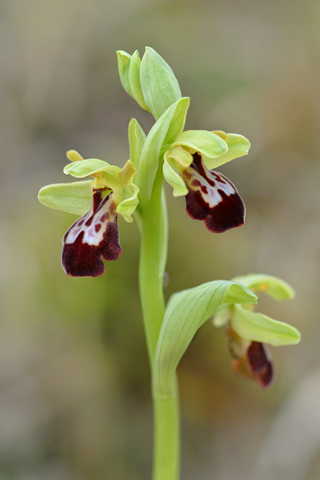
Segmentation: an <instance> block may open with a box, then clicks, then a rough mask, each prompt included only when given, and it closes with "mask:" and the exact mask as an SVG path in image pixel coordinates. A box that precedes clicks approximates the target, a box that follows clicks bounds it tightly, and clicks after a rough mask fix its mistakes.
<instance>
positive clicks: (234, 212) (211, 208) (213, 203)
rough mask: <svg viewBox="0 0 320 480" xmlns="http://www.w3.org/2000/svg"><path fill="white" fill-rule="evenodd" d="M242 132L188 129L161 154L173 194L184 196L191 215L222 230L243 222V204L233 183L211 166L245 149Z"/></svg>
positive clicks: (245, 140) (213, 228) (209, 227)
mask: <svg viewBox="0 0 320 480" xmlns="http://www.w3.org/2000/svg"><path fill="white" fill-rule="evenodd" d="M249 148H250V142H249V141H248V140H247V139H246V138H245V137H243V136H242V135H235V134H226V133H225V132H222V131H215V132H209V131H205V130H204V131H203V130H188V131H184V132H182V133H181V134H180V135H178V136H177V138H176V140H175V142H174V143H173V144H172V145H171V148H170V150H167V151H166V152H165V154H164V166H163V173H164V177H165V179H166V180H167V182H168V183H169V184H170V185H171V186H172V187H173V189H174V190H173V195H174V196H182V195H184V196H185V197H186V210H187V213H188V214H189V215H190V217H191V218H194V219H196V220H203V221H204V223H205V225H206V227H207V228H208V230H210V231H211V232H216V233H221V232H225V231H226V230H229V229H231V228H234V227H238V226H240V225H242V224H243V223H244V219H245V205H244V203H243V201H242V198H241V197H240V195H239V193H238V191H237V189H236V187H235V185H234V184H233V183H232V182H231V181H230V180H229V179H228V178H227V177H225V176H224V175H222V174H221V173H218V172H215V171H214V170H213V169H215V168H217V167H219V166H221V165H223V164H224V163H227V162H230V161H231V160H233V159H234V158H237V157H241V156H243V155H246V154H247V153H248V150H249Z"/></svg>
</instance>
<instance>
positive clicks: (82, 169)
mask: <svg viewBox="0 0 320 480" xmlns="http://www.w3.org/2000/svg"><path fill="white" fill-rule="evenodd" d="M119 171H120V167H116V166H113V165H109V163H107V162H105V161H104V160H100V159H98V158H88V159H85V160H80V161H79V162H72V163H69V164H68V165H67V166H66V167H64V169H63V172H64V173H65V174H66V175H72V176H73V177H76V178H83V177H90V176H91V175H93V174H95V173H99V172H107V173H109V174H111V175H113V176H115V178H117V175H118V172H119Z"/></svg>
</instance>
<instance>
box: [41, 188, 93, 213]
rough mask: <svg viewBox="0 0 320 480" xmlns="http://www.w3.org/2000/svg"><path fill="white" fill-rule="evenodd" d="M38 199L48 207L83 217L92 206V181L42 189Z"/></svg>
mask: <svg viewBox="0 0 320 480" xmlns="http://www.w3.org/2000/svg"><path fill="white" fill-rule="evenodd" d="M38 199H39V201H40V202H41V203H42V204H43V205H46V206H47V207H50V208H54V209H55V210H61V211H62V212H67V213H72V214H74V215H79V216H80V217H81V216H82V215H84V214H85V213H86V212H87V211H88V210H89V208H90V206H91V202H92V192H91V181H90V180H86V181H83V182H74V183H56V184H54V185H47V186H46V187H43V188H41V190H40V192H39V194H38Z"/></svg>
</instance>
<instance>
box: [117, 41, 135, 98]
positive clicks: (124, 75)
mask: <svg viewBox="0 0 320 480" xmlns="http://www.w3.org/2000/svg"><path fill="white" fill-rule="evenodd" d="M117 58H118V70H119V77H120V81H121V83H122V86H123V88H124V89H125V91H126V92H127V93H128V94H129V95H130V96H131V97H132V92H131V88H130V82H129V67H130V63H131V58H132V57H131V55H129V53H127V52H124V51H123V50H118V51H117Z"/></svg>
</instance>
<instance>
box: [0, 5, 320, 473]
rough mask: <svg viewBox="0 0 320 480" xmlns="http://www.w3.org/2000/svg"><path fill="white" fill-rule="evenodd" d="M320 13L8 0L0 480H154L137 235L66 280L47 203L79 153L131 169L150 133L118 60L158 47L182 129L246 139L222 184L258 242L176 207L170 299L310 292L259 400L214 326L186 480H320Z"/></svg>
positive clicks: (196, 386)
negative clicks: (229, 186)
mask: <svg viewBox="0 0 320 480" xmlns="http://www.w3.org/2000/svg"><path fill="white" fill-rule="evenodd" d="M319 21H320V3H319V2H314V1H311V0H306V1H304V2H301V1H299V0H282V1H281V2H279V1H277V0H270V1H268V2H263V1H252V0H240V1H236V0H215V1H209V0H198V1H197V2H191V1H189V0H187V1H182V0H167V1H160V0H159V1H156V0H133V1H131V2H130V1H128V0H116V1H115V0H91V1H85V0H56V1H55V2H52V1H49V0H41V1H40V0H28V1H27V2H24V1H23V0H0V39H1V41H0V52H1V53H0V55H1V63H0V100H1V110H0V151H1V155H0V162H1V177H0V178H1V193H0V195H1V202H0V208H1V225H0V229H1V235H0V256H1V263H0V265H1V268H0V282H1V293H0V305H1V318H0V480H42V479H44V478H45V479H46V480H56V479H59V480H89V479H90V480H102V479H112V480H117V479H120V480H122V479H126V480H141V479H146V480H149V479H150V470H151V454H152V445H151V443H152V442H151V440H152V409H151V399H150V376H149V367H148V361H147V354H146V347H145V342H144V333H143V328H142V320H141V309H140V305H139V297H138V286H137V266H138V250H139V235H138V230H137V227H136V225H135V224H130V225H129V224H126V223H125V222H124V221H122V219H120V221H119V223H120V236H121V243H122V247H123V254H122V256H121V257H120V258H119V260H117V262H110V263H108V265H107V269H106V273H105V275H104V276H102V277H100V278H98V279H70V278H67V277H66V275H65V274H64V272H63V270H62V268H61V264H60V255H61V238H62V236H63V234H64V232H65V231H66V230H67V228H68V227H69V226H70V225H71V223H73V221H74V220H75V217H73V216H71V215H68V214H63V213H60V212H57V211H53V210H49V209H46V208H45V207H43V206H42V205H40V204H39V203H38V202H37V198H36V196H37V192H38V190H39V188H40V187H41V186H43V185H46V184H48V183H56V182H61V181H68V179H67V178H66V177H64V175H63V173H62V168H63V167H64V165H65V164H66V163H67V160H66V157H65V151H66V150H68V149H71V148H74V149H77V150H79V151H80V153H81V154H82V155H83V156H84V157H92V156H93V157H98V158H102V159H105V160H107V161H108V162H110V163H114V164H118V165H123V163H124V162H125V161H126V160H127V159H128V144H127V124H128V122H129V120H130V118H131V117H133V116H134V117H136V118H137V119H138V120H139V122H140V123H141V124H142V125H143V127H144V128H145V129H146V130H148V129H149V128H150V126H151V125H152V121H151V116H149V114H148V113H147V112H144V111H142V110H141V109H140V108H139V107H138V106H137V105H136V104H135V102H134V101H133V100H132V99H131V98H130V97H128V96H127V94H126V93H125V92H124V91H123V89H122V87H121V84H120V81H119V79H118V72H117V63H116V54H115V52H116V50H118V49H123V50H126V51H128V52H129V53H133V51H134V50H135V49H138V50H139V52H140V54H141V55H142V54H143V51H144V46H145V45H150V46H152V47H153V48H155V49H156V50H157V51H158V52H159V53H160V54H161V55H162V56H163V57H164V58H165V59H166V61H167V62H168V63H169V64H170V65H171V67H172V68H173V70H174V72H175V74H176V76H177V78H178V79H179V82H180V86H181V90H182V93H183V95H185V96H190V97H191V106H190V110H189V115H188V120H187V128H188V129H208V130H214V129H221V130H225V131H227V132H236V133H241V134H243V135H245V136H247V137H248V138H249V139H250V140H251V142H252V149H251V151H250V154H249V156H247V157H245V158H242V159H239V160H237V161H235V162H232V163H231V164H229V165H227V166H225V167H222V168H221V169H220V171H221V172H223V173H225V174H226V175H227V176H228V177H229V178H230V179H231V180H232V181H233V182H234V183H235V184H236V185H237V188H238V190H239V192H240V194H241V195H242V197H243V199H244V200H245V203H246V206H247V220H246V225H245V226H244V227H242V228H240V229H235V230H231V231H229V232H227V233H225V234H224V235H221V236H219V235H213V234H211V233H210V232H208V231H207V230H206V228H205V226H204V225H203V223H202V222H197V221H194V220H191V219H190V218H189V217H188V216H187V214H186V213H185V206H184V199H173V197H172V191H171V189H170V188H168V189H167V193H168V207H169V215H170V246H169V248H170V250H169V259H168V266H167V270H168V273H169V276H170V282H169V285H168V287H167V288H166V296H167V298H168V297H169V296H170V295H171V293H173V292H175V291H177V290H179V289H183V288H188V287H192V286H195V285H197V284H198V283H202V282H205V281H209V280H213V279H217V278H225V279H229V278H232V277H234V276H236V275H242V274H245V273H249V272H265V273H269V274H273V275H277V276H279V277H281V278H283V279H285V280H287V281H288V282H290V283H291V284H292V285H293V287H294V288H295V290H296V292H297V295H296V299H295V300H293V301H291V302H288V303H283V304H280V303H279V304H277V303H275V302H273V301H270V300H266V299H261V301H260V304H259V310H261V311H263V312H264V313H266V314H269V315H271V316H273V317H275V318H278V319H279V320H283V321H287V322H289V323H291V324H293V325H294V326H296V327H298V328H299V329H300V330H301V331H302V335H303V342H302V343H301V344H300V345H299V346H297V347H287V348H279V347H278V348H272V350H271V353H272V356H273V359H274V363H275V367H276V372H277V379H276V382H275V384H274V385H273V386H272V388H271V389H270V390H268V391H262V390H261V389H260V387H259V386H258V385H257V384H254V383H253V382H250V381H247V380H243V379H239V378H237V377H235V376H233V374H232V372H231V368H230V364H231V359H230V356H229V352H228V349H227V344H226V338H225V333H224V331H223V329H220V330H217V329H214V328H213V326H212V325H211V323H210V322H207V323H206V324H205V325H204V326H203V327H202V329H201V330H200V331H199V332H198V334H197V335H196V337H195V339H194V341H193V342H192V344H191V346H190V348H189V349H188V351H187V353H186V355H185V357H184V358H183V361H182V363H181V365H180V367H179V379H180V389H181V409H182V436H183V442H182V479H183V480H192V479H194V478H201V480H211V479H216V480H229V479H230V480H231V479H232V480H247V479H255V478H260V479H263V480H264V479H273V480H278V479H279V480H280V479H281V480H287V479H290V480H316V479H318V478H319V477H320V409H319V402H320V353H319V336H320V324H319V318H318V317H319V314H318V309H319V307H318V301H319V297H318V295H319V290H318V289H319V276H320V275H319V263H320V262H319V253H320V245H319V237H320V223H319V219H320V188H319V180H320V164H319V156H320V146H319V131H320V109H319V103H320V102H319V100H320V89H319V80H320V57H319V48H320V30H319Z"/></svg>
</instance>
